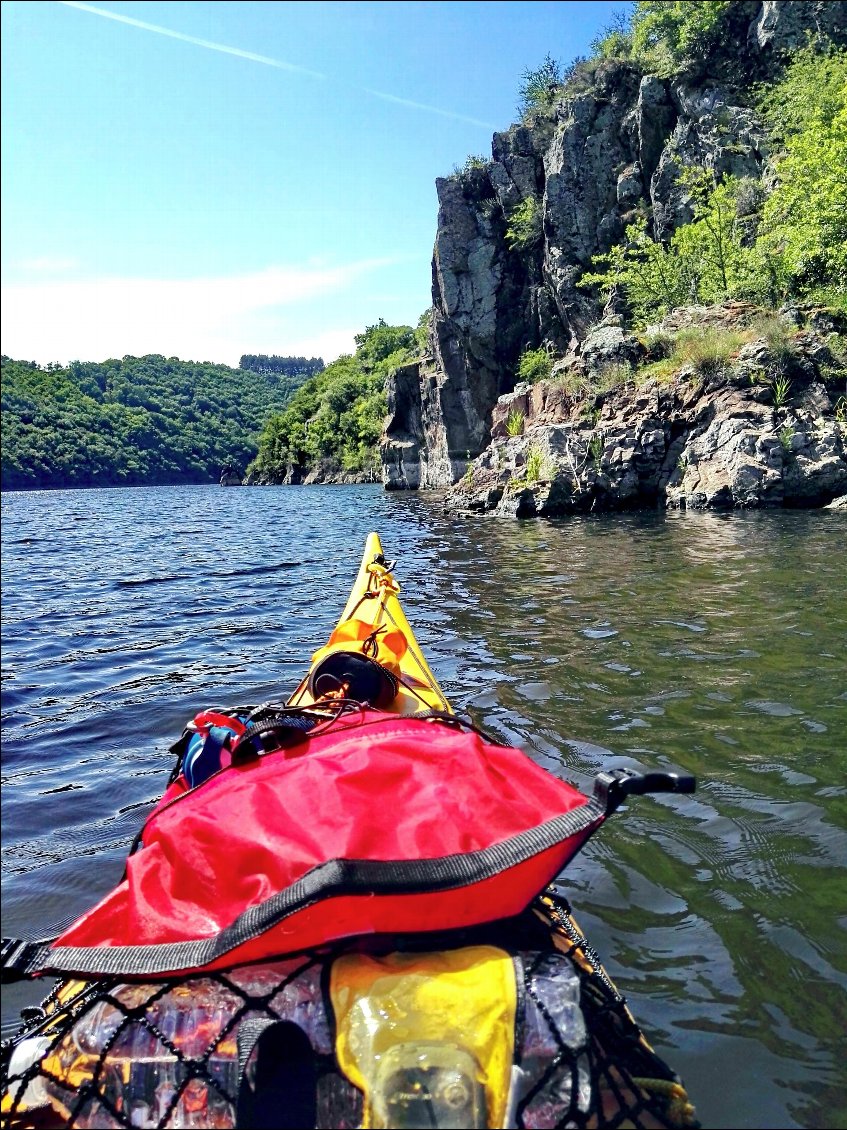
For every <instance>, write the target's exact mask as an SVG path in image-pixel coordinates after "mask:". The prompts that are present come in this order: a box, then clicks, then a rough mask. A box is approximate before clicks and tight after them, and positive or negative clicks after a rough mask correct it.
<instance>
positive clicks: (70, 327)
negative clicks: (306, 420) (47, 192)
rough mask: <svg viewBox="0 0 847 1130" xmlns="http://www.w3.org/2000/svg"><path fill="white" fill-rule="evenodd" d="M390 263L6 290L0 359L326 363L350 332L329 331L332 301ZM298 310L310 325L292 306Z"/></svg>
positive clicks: (343, 347) (349, 342)
mask: <svg viewBox="0 0 847 1130" xmlns="http://www.w3.org/2000/svg"><path fill="white" fill-rule="evenodd" d="M393 263H394V260H389V259H373V260H364V261H361V262H357V263H348V264H344V265H341V266H335V267H303V268H292V267H273V268H269V269H267V270H265V271H257V272H254V273H252V274H249V275H236V276H229V277H222V278H206V279H130V278H102V279H93V280H84V281H76V282H70V281H68V282H62V281H58V280H55V281H50V282H46V281H45V282H33V283H15V284H10V285H8V286H4V287H3V291H2V302H3V319H2V323H3V343H2V352H3V353H4V354H5V355H7V356H10V357H15V358H18V359H21V360H26V361H37V362H39V363H40V364H47V363H48V362H51V361H58V362H61V363H66V362H68V361H72V360H82V361H102V360H105V359H106V358H108V357H123V356H124V355H125V354H132V355H134V356H143V355H144V354H146V353H161V354H163V355H164V356H166V357H180V358H182V359H184V360H195V361H219V362H222V363H225V364H229V365H235V364H237V363H238V358H239V357H240V356H241V355H242V354H243V353H279V354H286V355H288V354H293V355H297V356H300V355H303V354H306V355H307V356H323V357H324V360H327V361H328V360H331V359H332V358H333V357H334V356H337V355H338V353H342V352H349V351H351V350H352V348H353V332H351V331H350V330H348V329H346V328H341V329H339V328H338V327H337V326H333V325H332V317H333V312H334V310H333V307H334V305H335V303H336V301H337V296H338V295H339V294H341V293H343V292H344V290H345V289H346V288H348V287H350V286H352V285H353V284H356V283H359V282H360V280H361V279H362V278H363V276H365V275H366V274H368V273H370V272H372V271H376V270H378V269H379V268H381V267H386V266H391V265H393ZM303 301H307V302H308V303H309V315H311V316H312V317H314V318H316V319H317V323H316V324H315V325H309V324H308V322H307V320H306V317H305V316H304V312H303V309H302V306H300V305H298V304H300V303H302V302H303ZM324 326H326V328H324ZM356 332H358V331H356ZM333 351H334V352H333Z"/></svg>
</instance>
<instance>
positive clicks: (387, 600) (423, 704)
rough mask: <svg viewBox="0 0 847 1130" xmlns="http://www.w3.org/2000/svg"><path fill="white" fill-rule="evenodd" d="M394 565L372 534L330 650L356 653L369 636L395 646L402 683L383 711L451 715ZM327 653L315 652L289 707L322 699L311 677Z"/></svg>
mask: <svg viewBox="0 0 847 1130" xmlns="http://www.w3.org/2000/svg"><path fill="white" fill-rule="evenodd" d="M392 565H393V563H392V562H389V561H387V560H386V558H385V555H384V553H383V550H382V543H381V541H380V539H379V536H378V535H377V534H375V533H372V534H369V535H368V539H367V542H366V544H365V552H364V556H363V557H362V563H361V565H360V566H359V571H358V573H357V575H356V579H355V581H354V583H353V588H352V590H351V592H350V596H349V598H348V600H347V604H346V605H345V607H344V611H343V612H342V614H341V617H340V618H339V621H338V623H337V624H336V626H335V629H334V630H333V632H332V634H331V635H330V638H329V641H328V644H327V647H328V648H332V647H333V646H335V647H350V649H351V650H352V649H353V648H354V647H358V644H359V642H360V641H364V640H366V639H370V638H375V639H376V641H377V643H379V642H380V640H385V641H387V642H388V643H393V644H394V649H393V650H392V649H391V648H390V647H389V648H388V649H387V654H390V655H392V656H393V657H394V658H395V660H396V664H397V667H398V668H399V669H398V671H397V677H398V680H399V684H400V685H399V690H398V693H397V696H396V697H395V698H394V700H393V701H392V702H391V703H389V704H388V705H386V706H385V708H384V709H385V710H386V711H387V712H388V713H390V714H403V715H408V714H420V713H422V712H423V711H428V710H439V711H447V712H449V713H452V710H451V707H450V704H449V703H448V701H447V699H446V697H445V695H444V692H443V691H442V690H441V688H440V687H439V685H438V682H437V681H436V678H435V676H434V675H433V673H432V671H431V670H430V667H429V664H428V663H427V661H426V659H425V658H424V655H423V652H422V651H421V649H420V646H419V644H418V641H417V640H416V639H415V634H414V632H413V631H412V628H411V625H410V624H409V621H408V620H407V619H406V614H405V612H404V611H403V607H402V605H401V604H400V600H399V598H398V593H399V592H400V586H399V585H398V584H397V582H396V580H395V579H394V574H393V572H392ZM365 627H366V628H367V629H368V631H367V632H366V631H365ZM398 637H399V638H398ZM401 640H402V642H400V641H401ZM325 652H326V648H321V649H319V650H318V651H317V652H315V655H314V657H313V659H312V664H311V666H310V669H309V672H308V673H307V674H306V676H305V678H304V679H303V681H302V682H301V683H300V685H299V686H298V687H297V689H296V690H295V691H294V694H293V695H292V696H291V698H290V699H289V700H288V703H287V705H288V706H299V707H304V706H312V705H314V703H315V702H316V701H317V699H316V697H315V695H314V694H313V693H312V691H311V690H310V686H309V684H310V676H311V674H312V671H313V670H314V668H315V665H316V663H317V662H318V661H319V659H320V658H321V657H322V656H323V655H324V653H325Z"/></svg>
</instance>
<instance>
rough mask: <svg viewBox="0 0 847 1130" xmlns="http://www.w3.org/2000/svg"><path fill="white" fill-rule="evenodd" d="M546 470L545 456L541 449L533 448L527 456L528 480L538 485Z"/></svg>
mask: <svg viewBox="0 0 847 1130" xmlns="http://www.w3.org/2000/svg"><path fill="white" fill-rule="evenodd" d="M543 469H544V455H543V454H542V452H541V448H539V447H535V446H533V447H531V448H530V449H529V451H528V452H527V456H526V480H527V482H528V483H537V482H538V480H539V479H540V478H541V474H542V471H543Z"/></svg>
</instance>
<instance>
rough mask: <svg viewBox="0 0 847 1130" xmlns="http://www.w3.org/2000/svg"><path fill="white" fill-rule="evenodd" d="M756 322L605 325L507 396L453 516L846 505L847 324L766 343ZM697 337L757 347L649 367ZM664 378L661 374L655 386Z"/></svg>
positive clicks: (455, 496)
mask: <svg viewBox="0 0 847 1130" xmlns="http://www.w3.org/2000/svg"><path fill="white" fill-rule="evenodd" d="M757 317H758V318H759V319H760V320H761V312H757V311H756V310H755V309H754V308H752V307H740V306H739V305H738V304H735V305H733V306H731V307H718V308H695V309H691V308H688V309H685V310H677V311H675V312H674V314H673V315H672V316H671V317H670V318H668V319H666V320H665V322H664V323H662V324H660V325H657V326H655V327H651V328H650V331H648V332H645V333H644V334H641V335H639V336H638V337H636V336H634V335H632V334H627V333H625V332H624V330H623V329H622V328H621V327H620V325H619V324H617V321H616V319H607V320H606V322H603V323H600V324H599V325H598V326H596V327H595V328H594V330H593V331H592V332H590V333H589V334H588V335H587V337H586V339H585V341H584V342H583V343H582V344H581V346H580V347H578V348H577V349H575V350H573V351H572V352H571V353H570V354H568V356H566V357H565V358H564V359H563V360H562V361H560V362H559V363H558V364H557V365H556V366H554V372H553V376H552V378H551V379H550V380H547V381H542V382H539V383H538V384H535V385H521V386H518V387H517V388H516V389H515V391H514V392H511V393H508V394H506V395H504V396H501V397H500V398H499V400H498V401H497V403H496V405H495V407H494V410H493V413H492V425H491V438H490V444H489V445H488V446H487V447H486V449H485V450H484V451H483V452H482V454H481V455H479V456H478V457H477V458H476V459H474V460H473V461H471V462H469V464H468V468H467V471H466V473H465V474H464V476H463V477H462V478H461V479H460V480H459V481H458V482H457V483H456V484H454V485H453V487H452V488H450V489H449V491H448V492H447V495H446V505H447V506H448V507H449V508H450V509H452V510H455V511H464V512H471V513H493V514H496V515H498V516H508V517H531V516H541V517H553V516H558V515H564V514H569V513H575V512H576V513H585V512H591V511H603V510H627V509H634V508H639V507H652V508H655V507H660V508H661V507H664V508H679V509H682V508H690V509H732V508H741V507H743V508H750V507H774V506H803V507H817V506H825V505H827V504H830V503H832V502H833V501H834V500H837V499H840V498H841V496H843V495H845V494H847V386H846V385H845V375H847V370H846V369H845V358H844V354H843V352H842V350H843V345H844V339H843V337H842V335H841V332H840V331H843V329H844V328H845V327H844V326H843V325H842V322H843V320H844V319H843V316H842V315H839V314H837V313H833V312H831V311H820V310H819V311H814V310H813V311H807V312H803V311H800V310H797V309H791V310H785V311H783V312H782V313H781V316H780V319H779V321H778V323H777V324H776V325H774V323H773V322H772V323H771V324H770V325H768V324H767V323H765V325H766V328H767V329H768V330H769V331H770V337H767V336H764V335H763V336H757V324H756V318H757ZM694 327H699V328H700V329H701V330H708V331H712V332H714V333H717V334H718V335H720V334H721V333H723V334H724V335H727V334H731V333H732V331H733V330H737V329H738V328H739V327H741V328H746V333H745V334H743V336H744V337H746V338H747V339H748V340H746V341H744V342H743V343H742V344H741V345H740V346H739V347H738V348H737V349H736V350H735V351H734V352H733V354H732V355H731V356H729V357H727V358H725V359H721V358H719V357H718V358H716V357H706V358H703V357H700V358H699V359H698V361H697V363H696V364H682V365H680V366H679V367H678V368H677V369H676V371H668V370H669V368H670V369H672V366H673V362H672V361H671V362H670V365H668V364H665V365H664V367H663V366H661V365H659V366H657V365H656V364H655V363H652V365H651V362H650V342H651V340H652V341H654V342H655V341H657V340H667V339H668V337H670V336H671V335H673V334H674V333H676V334H679V333H680V332H681V331H684V330H686V329H687V330H689V331H690V330H691V329H692V328H694ZM775 329H776V331H777V332H776V333H775V332H774V330H775ZM780 330H782V331H783V332H781V333H780V332H779V331H780ZM724 340H726V338H725V337H724ZM645 341H646V342H647V344H645ZM639 365H640V367H639ZM625 366H635V367H633V368H632V369H631V370H629V371H630V373H631V376H630V377H629V379H625V380H622V381H621V382H620V383H618V384H617V385H615V386H614V387H612V388H608V389H603V388H602V385H603V383H604V379H605V380H608V379H609V374H610V373H612V374H613V375H616V376H617V377H618V378H620V374H621V372H622V370H623V371H625V370H624V367H625ZM657 368H658V369H660V370H661V369H662V368H664V371H663V372H661V375H659V376H653V375H651V370H652V371H654V372H655V370H656V369H657ZM510 433H511V434H510ZM387 485H390V483H388V484H387Z"/></svg>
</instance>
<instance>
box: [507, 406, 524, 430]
mask: <svg viewBox="0 0 847 1130" xmlns="http://www.w3.org/2000/svg"><path fill="white" fill-rule="evenodd" d="M523 424H524V414H523V412H521V411H520V410H519V409H517V408H515V409H514V410H513V411H512V412H510V413H509V418H508V420H506V433H507V435H510V436H519V435H520V434H521V433H522V432H523Z"/></svg>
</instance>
